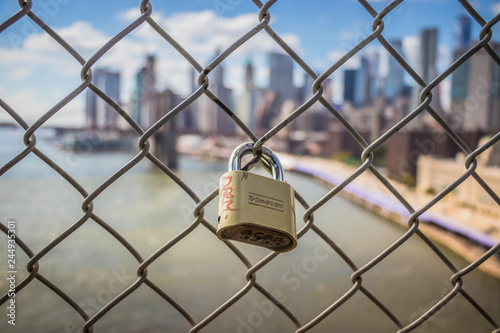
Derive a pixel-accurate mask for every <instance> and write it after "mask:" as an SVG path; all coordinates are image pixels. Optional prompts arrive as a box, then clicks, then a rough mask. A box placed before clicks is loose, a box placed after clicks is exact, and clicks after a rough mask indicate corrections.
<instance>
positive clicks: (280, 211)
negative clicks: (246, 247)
mask: <svg viewBox="0 0 500 333" xmlns="http://www.w3.org/2000/svg"><path fill="white" fill-rule="evenodd" d="M218 212H219V214H218V215H219V218H218V222H217V236H218V237H219V238H220V239H222V240H228V239H230V240H237V241H241V242H245V243H250V244H253V245H258V246H262V247H266V248H268V249H271V250H273V251H278V252H286V251H290V250H292V249H293V248H295V246H297V231H296V226H295V195H294V190H293V188H292V187H291V186H290V185H289V184H288V183H285V182H283V181H278V180H275V179H272V178H269V177H264V176H260V175H257V174H255V173H251V172H248V171H242V170H233V171H229V172H226V173H225V174H224V175H222V177H221V179H220V187H219V211H218Z"/></svg>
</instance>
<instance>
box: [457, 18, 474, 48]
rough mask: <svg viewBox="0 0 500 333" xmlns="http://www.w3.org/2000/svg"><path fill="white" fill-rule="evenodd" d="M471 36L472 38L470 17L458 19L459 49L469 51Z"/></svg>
mask: <svg viewBox="0 0 500 333" xmlns="http://www.w3.org/2000/svg"><path fill="white" fill-rule="evenodd" d="M470 36H471V22H470V17H469V16H467V15H463V16H461V17H460V18H459V19H458V29H457V37H458V38H457V41H458V45H457V49H462V50H465V49H468V48H469V46H470Z"/></svg>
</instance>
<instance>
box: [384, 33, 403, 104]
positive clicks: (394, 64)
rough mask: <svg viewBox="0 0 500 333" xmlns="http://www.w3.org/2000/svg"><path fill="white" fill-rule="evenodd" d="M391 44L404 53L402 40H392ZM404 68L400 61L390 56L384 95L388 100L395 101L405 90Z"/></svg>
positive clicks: (400, 52)
mask: <svg viewBox="0 0 500 333" xmlns="http://www.w3.org/2000/svg"><path fill="white" fill-rule="evenodd" d="M391 45H392V47H393V48H394V50H395V51H396V52H398V53H399V54H403V43H402V42H401V40H394V41H391ZM403 80H404V70H403V67H401V65H400V64H399V62H398V61H397V60H396V59H395V58H394V57H392V56H391V57H390V58H389V71H388V73H387V77H386V78H385V86H384V92H383V93H384V96H385V98H386V99H387V100H389V101H393V100H394V99H395V98H396V97H398V96H400V95H401V94H402V92H403V86H404V82H403Z"/></svg>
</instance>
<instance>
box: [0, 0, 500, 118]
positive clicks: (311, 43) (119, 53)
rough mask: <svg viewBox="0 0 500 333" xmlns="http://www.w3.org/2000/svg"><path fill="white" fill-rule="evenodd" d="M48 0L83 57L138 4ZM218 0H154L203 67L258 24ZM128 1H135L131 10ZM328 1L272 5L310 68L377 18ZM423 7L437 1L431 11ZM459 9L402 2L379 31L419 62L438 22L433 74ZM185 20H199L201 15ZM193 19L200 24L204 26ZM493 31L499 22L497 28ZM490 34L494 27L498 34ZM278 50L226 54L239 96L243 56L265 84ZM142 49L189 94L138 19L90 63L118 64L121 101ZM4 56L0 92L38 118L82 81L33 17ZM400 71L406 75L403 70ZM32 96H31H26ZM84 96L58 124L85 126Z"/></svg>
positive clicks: (265, 46)
mask: <svg viewBox="0 0 500 333" xmlns="http://www.w3.org/2000/svg"><path fill="white" fill-rule="evenodd" d="M54 3H55V4H56V5H57V6H52V7H50V6H48V5H47V4H46V3H42V2H40V3H39V4H40V5H39V7H36V6H37V5H36V4H35V5H34V6H35V7H34V9H33V10H34V11H35V13H37V12H38V13H39V15H40V16H41V17H42V16H44V15H45V17H46V18H47V22H48V23H50V24H51V25H53V26H54V27H55V30H56V31H57V32H58V33H59V34H60V35H61V36H63V37H64V38H66V39H68V41H69V42H70V43H71V44H72V45H74V46H75V48H76V49H77V51H79V52H80V53H81V54H82V55H83V56H84V57H85V58H88V57H89V56H90V55H91V54H93V53H94V52H95V51H96V50H97V49H98V48H99V47H101V46H102V45H103V44H104V43H105V42H106V41H107V40H109V39H110V38H111V36H113V35H114V34H116V33H117V32H118V31H119V30H121V29H122V28H123V27H125V26H126V25H127V24H128V23H130V22H131V21H132V20H133V19H134V18H137V17H138V16H139V15H140V13H139V12H138V9H137V8H136V6H135V5H136V4H135V3H133V2H132V1H123V2H120V5H119V6H120V7H112V8H108V7H107V6H110V5H109V4H108V3H106V4H103V6H104V8H103V11H106V10H109V13H108V14H107V15H102V13H100V12H99V13H92V3H90V5H86V6H83V5H82V4H78V3H77V2H72V1H64V2H63V1H60V2H57V1H56V0H54ZM221 3H224V2H223V1H216V2H206V3H203V2H202V3H200V2H196V3H195V2H193V1H186V2H182V3H181V4H179V3H175V4H168V5H167V4H164V3H162V2H159V3H154V2H153V6H154V13H155V14H154V15H153V17H154V18H155V19H156V20H157V21H158V22H159V23H160V24H161V25H163V26H164V27H165V28H166V29H167V31H169V33H171V34H172V36H173V37H174V38H176V39H177V40H178V41H179V43H181V45H183V46H184V47H185V48H186V49H187V50H188V51H189V52H190V53H191V54H192V55H193V56H194V57H195V59H197V60H198V61H199V63H200V64H201V65H202V66H206V65H207V64H208V63H209V62H210V60H211V59H212V58H211V57H212V56H213V54H214V52H215V51H216V50H217V49H220V48H222V49H224V48H225V47H227V46H228V45H230V44H231V42H233V41H234V40H236V39H237V38H238V37H239V36H241V35H242V34H243V33H244V32H245V31H247V30H248V29H249V28H251V27H252V26H254V25H255V24H257V23H258V21H257V19H256V17H257V16H256V12H258V10H257V8H256V7H255V6H254V5H253V4H251V3H247V2H243V1H239V2H238V1H237V2H232V3H233V4H235V5H234V6H233V7H231V8H229V7H227V6H226V7H224V6H222V5H221ZM387 3H388V2H387V1H376V2H373V3H372V5H373V6H374V7H375V9H376V10H381V9H382V8H383V7H384V6H386V5H387ZM499 4H500V2H498V1H484V2H482V3H481V4H480V5H479V4H477V5H476V6H477V10H478V11H479V12H480V13H481V15H483V16H484V17H485V18H487V19H488V18H491V17H492V16H493V15H494V14H495V13H496V12H498V9H499V8H500V5H499ZM133 6H134V8H133V9H130V8H131V7H133ZM429 6H433V7H429ZM83 7H85V8H83ZM324 7H326V8H331V9H334V8H335V6H334V5H333V4H331V3H329V2H325V3H314V4H310V5H309V6H307V7H304V11H303V15H304V17H303V19H302V20H297V18H296V17H295V16H296V15H297V13H295V12H293V11H291V10H290V9H288V8H287V6H284V5H282V4H281V2H279V1H278V2H277V3H276V4H275V5H273V10H272V11H271V12H272V13H273V17H272V20H271V26H272V27H273V29H275V30H276V31H277V32H278V33H279V34H280V35H281V36H282V37H283V38H284V39H285V41H287V42H288V43H289V44H290V45H291V46H292V48H294V50H296V51H297V52H298V53H299V55H301V57H303V58H304V60H305V61H306V62H307V63H308V64H309V65H310V66H311V67H312V68H313V69H314V70H315V71H316V72H322V71H324V70H326V68H327V67H328V66H330V65H332V64H333V63H334V62H335V60H337V59H338V58H339V57H340V56H341V55H342V54H343V53H345V52H346V51H347V50H348V49H350V48H352V47H353V46H354V45H355V44H356V43H357V42H359V41H360V40H361V39H362V38H363V37H364V36H366V35H367V34H368V33H369V32H370V31H371V23H372V22H373V19H372V18H371V17H370V16H369V15H368V13H367V12H366V10H365V9H363V8H362V6H361V5H359V4H355V5H354V6H347V7H346V8H345V9H344V8H343V9H342V10H343V11H344V12H343V15H340V14H339V13H338V11H336V12H335V11H332V14H331V15H326V14H325V13H324V10H323V11H322V10H320V9H321V8H323V9H325V8H324ZM429 8H435V9H436V10H431V11H430V12H428V9H429ZM0 9H2V10H0V13H2V14H0V15H3V16H9V15H11V14H12V13H14V12H15V11H16V10H17V9H16V7H15V6H14V5H13V4H6V3H2V4H1V5H0ZM195 9H196V10H195ZM439 10H446V12H447V13H449V14H448V15H446V16H445V17H441V16H439V15H438V14H439V13H438V12H439ZM424 11H425V13H426V15H425V16H424V17H420V18H419V17H418V14H419V13H423V12H424ZM292 12H293V13H292ZM464 12H465V11H464V10H463V9H462V8H461V7H460V6H459V5H457V4H456V3H455V2H450V1H438V2H433V3H432V4H430V3H427V2H425V1H412V2H403V4H401V5H400V6H398V7H397V8H396V9H395V10H393V11H392V12H391V13H390V15H388V16H387V17H386V18H385V19H384V22H385V30H384V36H385V37H386V38H387V39H388V40H390V41H391V40H401V41H402V49H403V51H404V52H405V54H407V56H406V57H407V61H408V62H409V63H410V64H411V65H412V66H414V68H416V67H418V61H417V59H415V58H416V57H415V52H414V51H415V50H416V49H417V48H418V34H419V32H420V30H421V29H424V28H429V27H436V28H437V29H438V31H439V37H438V45H437V59H438V61H437V64H436V66H437V72H438V73H439V72H441V71H442V70H443V68H444V67H445V66H447V65H449V63H450V62H451V59H452V55H451V54H452V52H453V50H454V49H455V48H456V46H457V45H456V43H457V38H456V31H455V27H456V26H457V21H458V18H459V17H460V15H461V14H463V13H464ZM438 16H439V17H438ZM306 18H307V19H306ZM311 18H312V19H311ZM189 22H197V24H190V23H189ZM211 22H215V24H211ZM306 22H307V24H306ZM402 22H405V23H407V22H410V24H402ZM412 22H413V24H412ZM198 24H199V25H200V26H202V27H203V29H200V28H199V26H198ZM329 27H331V28H329ZM479 28H480V27H479V25H478V24H477V23H475V22H473V23H472V26H471V36H472V40H475V39H477V38H476V37H477V36H478V32H479ZM497 30H498V28H497V27H496V26H495V27H494V32H495V31H497ZM496 36H497V35H495V33H494V39H495V38H496ZM275 51H279V47H278V46H277V45H276V44H275V43H274V42H273V41H272V40H271V39H270V38H269V37H268V36H267V35H266V34H265V33H264V32H261V33H259V34H258V35H257V36H255V37H254V38H252V39H251V40H250V41H249V42H248V43H246V44H245V45H244V46H243V47H242V49H240V50H238V51H236V52H235V53H234V54H232V55H231V56H230V57H229V58H228V59H227V60H226V61H224V63H223V65H224V66H225V67H226V69H225V76H226V78H225V81H226V82H227V83H226V85H227V87H230V88H232V89H233V90H234V93H235V95H238V94H241V93H242V92H243V91H244V85H245V81H244V77H245V64H246V62H247V61H248V59H251V60H252V62H253V64H254V77H255V83H256V84H257V85H259V86H261V87H262V86H265V84H266V82H267V79H268V76H269V69H268V60H267V54H268V53H269V52H275ZM409 51H410V52H409ZM366 52H368V53H374V54H380V57H381V58H382V59H381V60H383V61H382V62H381V64H383V65H382V66H381V67H380V68H379V71H381V72H382V73H386V72H387V71H388V67H389V66H390V65H389V61H388V58H387V52H385V51H382V52H380V45H379V44H378V42H373V43H371V44H370V45H369V46H368V47H366V48H365V49H364V50H363V51H362V53H366ZM362 53H359V54H358V55H356V56H355V57H354V58H353V59H352V60H350V61H349V62H348V63H346V64H345V65H343V66H342V67H341V68H340V69H339V71H338V72H336V73H334V74H333V75H332V79H334V82H333V87H334V96H333V98H334V100H335V101H336V102H337V103H338V102H340V101H341V100H342V97H339V96H342V91H341V90H340V88H341V85H340V84H339V83H340V82H341V79H342V78H341V76H342V75H341V74H342V73H343V71H344V70H345V69H350V68H356V67H357V66H358V64H359V62H360V59H361V57H362ZM147 54H156V55H157V57H158V64H157V67H158V72H159V75H158V84H159V85H160V86H162V87H163V88H164V87H168V88H170V89H172V90H173V91H175V92H176V93H178V94H180V95H186V94H187V93H188V92H189V91H190V89H191V86H190V79H191V78H190V76H191V73H190V66H189V65H188V64H187V62H186V61H185V60H184V59H182V58H181V57H180V56H179V55H178V54H176V53H175V52H174V51H173V50H172V49H171V47H169V46H168V45H167V43H166V42H164V41H163V40H161V38H159V37H158V36H157V35H156V34H153V33H152V30H151V28H150V27H149V26H147V24H143V25H142V26H141V27H139V28H138V29H137V30H136V31H134V32H133V33H132V34H131V35H130V36H127V37H126V38H125V39H124V40H123V41H121V42H120V43H118V44H117V45H116V46H115V47H114V48H113V49H111V51H110V52H109V54H107V55H105V56H104V57H103V58H102V59H100V60H99V61H98V62H97V63H96V64H95V65H94V68H104V69H106V70H109V71H112V72H120V73H121V77H122V89H121V96H120V99H121V100H122V101H123V102H125V103H130V101H131V98H132V96H133V89H134V88H133V87H134V83H135V78H134V76H135V74H136V72H137V70H138V69H139V68H140V67H141V66H142V64H143V59H144V57H145V56H146V55H147ZM0 55H2V56H3V57H4V59H7V60H9V59H19V60H18V61H23V62H24V63H25V64H26V65H24V66H22V68H3V69H2V70H4V73H6V74H5V76H4V80H2V81H1V82H0V94H1V96H2V97H3V98H4V99H5V101H6V102H7V103H8V104H9V105H11V106H12V107H13V108H14V109H16V110H17V109H19V110H23V112H25V113H26V115H27V118H28V119H34V118H37V117H39V116H40V115H41V114H43V113H44V112H46V111H47V110H48V108H50V106H51V105H53V104H55V102H57V101H58V100H60V99H61V98H63V97H64V96H65V95H66V94H67V93H69V91H70V89H71V88H72V87H76V86H77V85H78V84H79V83H80V82H81V80H80V77H79V76H80V70H81V65H79V64H78V63H77V62H76V61H75V60H74V59H72V58H71V57H70V56H69V55H67V53H65V51H63V50H62V49H61V48H60V47H58V46H57V45H56V44H55V43H54V42H52V41H50V38H49V37H48V36H47V35H46V34H45V33H42V32H41V30H40V29H39V28H34V27H33V23H31V22H30V20H27V19H25V18H23V19H21V20H20V21H18V22H16V24H14V25H13V26H12V27H9V28H8V29H7V30H6V31H5V33H3V34H0ZM33 59H35V61H34V60H33ZM0 66H1V65H0ZM303 78H304V73H303V71H302V69H299V68H298V66H297V65H296V64H295V65H294V73H293V81H294V84H295V85H296V86H298V85H301V84H302V83H303ZM405 80H406V81H407V76H405ZM47 83H49V84H47ZM446 89H447V91H449V90H450V82H449V80H448V81H447V82H445V87H444V89H443V95H445V96H446V94H447V93H446ZM4 96H5V97H4ZM28 96H29V97H32V98H27V97H28ZM84 99H85V98H84V96H83V95H81V96H79V97H78V98H77V99H75V100H74V101H72V102H71V103H70V104H69V105H68V106H66V107H65V108H64V109H65V110H67V111H65V112H60V116H59V117H58V120H59V121H60V122H61V123H69V124H75V123H78V124H80V125H82V124H83V122H84V114H83V113H84V112H83V110H84V107H85V105H84ZM63 111H64V110H63ZM2 116H3V117H4V118H2V120H4V119H8V118H5V116H4V115H2ZM56 120H57V119H56Z"/></svg>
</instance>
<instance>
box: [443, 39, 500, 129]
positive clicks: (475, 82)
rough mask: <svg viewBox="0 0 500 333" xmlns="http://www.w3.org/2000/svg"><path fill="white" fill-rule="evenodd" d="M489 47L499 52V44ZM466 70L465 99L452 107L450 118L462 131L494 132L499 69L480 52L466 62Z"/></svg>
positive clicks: (499, 118) (499, 123)
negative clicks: (451, 117) (452, 116)
mask: <svg viewBox="0 0 500 333" xmlns="http://www.w3.org/2000/svg"><path fill="white" fill-rule="evenodd" d="M490 45H492V47H493V50H494V51H495V52H497V53H498V52H499V51H500V44H498V43H492V42H490ZM467 69H468V73H467V77H468V80H467V84H468V85H467V95H466V96H467V97H466V98H465V99H463V100H460V101H457V102H456V103H453V104H452V105H453V106H454V109H453V110H452V112H453V114H454V118H453V119H454V120H455V121H456V122H460V123H459V124H458V125H461V127H462V128H463V129H465V130H483V131H488V132H496V131H498V130H500V113H499V110H500V68H499V66H498V64H497V63H496V62H495V61H494V60H493V59H492V58H491V57H490V56H489V54H488V53H487V52H486V51H485V50H484V49H481V50H479V51H478V52H477V53H476V54H474V55H473V56H472V57H471V58H470V59H469V64H468V67H467ZM457 90H458V88H457ZM459 92H460V91H459ZM460 102H461V103H460Z"/></svg>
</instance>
